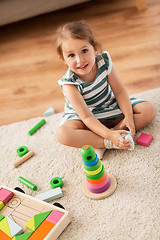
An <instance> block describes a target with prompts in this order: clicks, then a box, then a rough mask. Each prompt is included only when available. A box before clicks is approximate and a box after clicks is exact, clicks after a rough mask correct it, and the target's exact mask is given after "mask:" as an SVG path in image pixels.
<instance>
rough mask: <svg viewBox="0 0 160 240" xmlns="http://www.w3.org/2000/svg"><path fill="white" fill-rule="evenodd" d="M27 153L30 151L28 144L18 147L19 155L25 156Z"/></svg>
mask: <svg viewBox="0 0 160 240" xmlns="http://www.w3.org/2000/svg"><path fill="white" fill-rule="evenodd" d="M26 153H28V148H27V147H26V146H21V147H19V148H18V149H17V154H18V156H19V157H23V156H24V155H25V154H26Z"/></svg>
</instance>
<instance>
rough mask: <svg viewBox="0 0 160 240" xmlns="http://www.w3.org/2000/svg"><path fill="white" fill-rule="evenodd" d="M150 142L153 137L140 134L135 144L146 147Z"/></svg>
mask: <svg viewBox="0 0 160 240" xmlns="http://www.w3.org/2000/svg"><path fill="white" fill-rule="evenodd" d="M152 141H153V136H152V135H151V134H147V133H141V135H140V136H139V137H138V138H137V140H136V143H137V144H139V145H142V146H146V147H148V146H149V144H150V143H151V142H152Z"/></svg>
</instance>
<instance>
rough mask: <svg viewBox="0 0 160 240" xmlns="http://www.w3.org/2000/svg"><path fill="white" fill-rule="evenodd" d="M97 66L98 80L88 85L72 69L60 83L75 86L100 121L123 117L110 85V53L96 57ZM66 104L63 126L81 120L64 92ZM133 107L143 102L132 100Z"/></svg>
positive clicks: (103, 53)
mask: <svg viewBox="0 0 160 240" xmlns="http://www.w3.org/2000/svg"><path fill="white" fill-rule="evenodd" d="M95 60H96V65H97V76H96V79H95V80H94V81H93V82H91V83H86V82H84V81H83V80H82V79H80V78H79V77H78V76H77V75H76V74H75V73H74V72H73V71H72V70H71V69H70V68H69V69H68V71H67V72H66V74H65V75H64V76H63V77H62V78H61V79H60V80H59V81H58V83H59V84H60V85H61V87H62V91H63V85H64V84H73V85H75V86H76V88H77V89H78V90H79V91H80V93H81V95H82V96H83V98H84V101H85V102H86V104H87V106H88V108H89V109H90V111H91V112H92V113H93V114H94V116H95V117H96V118H97V119H99V120H103V119H114V118H117V117H120V116H123V113H122V112H121V110H120V108H119V106H118V103H117V101H116V98H115V96H114V94H113V92H112V89H111V87H110V85H109V83H108V81H107V80H108V75H109V74H110V73H111V70H112V60H111V57H110V55H109V53H108V52H106V51H104V52H102V53H100V54H98V55H96V57H95ZM63 94H64V97H65V100H66V103H65V109H64V114H63V119H62V121H61V124H60V125H62V124H63V123H64V122H66V121H68V120H79V121H80V120H81V119H80V118H79V116H78V115H77V114H76V112H75V111H74V109H73V107H72V105H71V104H70V102H69V101H68V99H67V97H66V96H65V93H64V91H63ZM130 100H131V103H132V107H133V106H134V105H136V104H137V103H140V102H143V100H140V99H137V98H130Z"/></svg>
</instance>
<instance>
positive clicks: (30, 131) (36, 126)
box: [28, 119, 46, 135]
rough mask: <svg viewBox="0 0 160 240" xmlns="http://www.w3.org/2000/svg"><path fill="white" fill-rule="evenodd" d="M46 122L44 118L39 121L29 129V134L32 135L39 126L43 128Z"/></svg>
mask: <svg viewBox="0 0 160 240" xmlns="http://www.w3.org/2000/svg"><path fill="white" fill-rule="evenodd" d="M45 123H46V121H45V119H42V120H41V121H40V122H39V123H37V124H36V125H35V126H34V127H33V128H32V129H31V130H29V132H28V134H29V135H32V134H33V133H35V132H36V131H37V130H38V129H39V128H41V127H42V126H43V125H44V124H45Z"/></svg>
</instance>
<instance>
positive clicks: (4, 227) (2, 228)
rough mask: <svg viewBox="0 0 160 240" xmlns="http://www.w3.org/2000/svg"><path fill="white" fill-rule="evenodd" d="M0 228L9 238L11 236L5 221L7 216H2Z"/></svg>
mask: <svg viewBox="0 0 160 240" xmlns="http://www.w3.org/2000/svg"><path fill="white" fill-rule="evenodd" d="M0 229H1V230H2V231H3V232H4V233H5V234H7V235H8V236H9V237H10V238H12V235H11V232H10V229H9V225H8V222H7V218H4V219H3V220H2V221H0Z"/></svg>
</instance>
